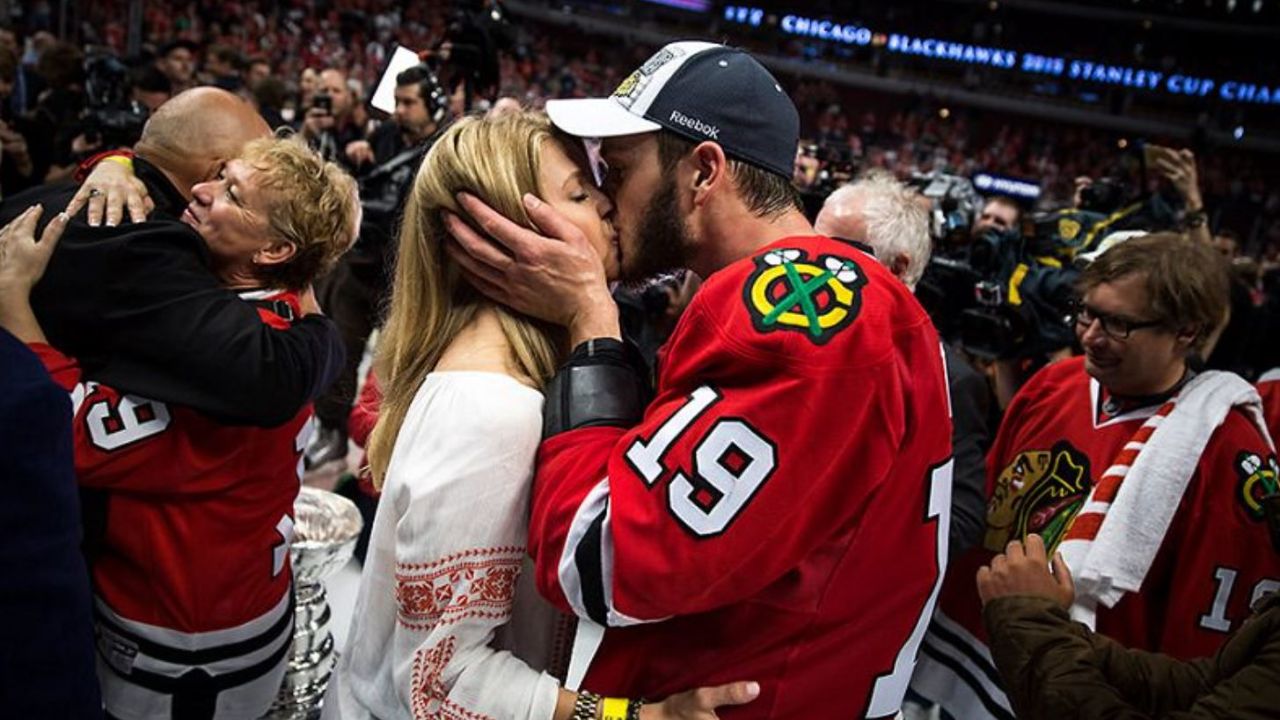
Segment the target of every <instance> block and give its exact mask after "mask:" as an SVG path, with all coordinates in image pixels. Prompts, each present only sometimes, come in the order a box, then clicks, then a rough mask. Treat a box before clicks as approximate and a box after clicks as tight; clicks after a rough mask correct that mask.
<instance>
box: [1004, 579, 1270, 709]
mask: <svg viewBox="0 0 1280 720" xmlns="http://www.w3.org/2000/svg"><path fill="white" fill-rule="evenodd" d="M1276 600H1277V598H1276V596H1274V595H1273V596H1272V597H1271V598H1270V601H1271V602H1268V603H1267V605H1266V607H1265V608H1264V609H1263V611H1262V612H1261V613H1260V614H1259V615H1257V616H1255V617H1254V618H1253V619H1251V620H1250V621H1249V622H1247V623H1246V624H1245V625H1244V626H1243V627H1242V628H1241V630H1240V631H1239V632H1238V633H1236V634H1235V635H1234V636H1232V637H1231V639H1230V640H1229V641H1228V642H1227V644H1226V645H1225V646H1224V647H1223V649H1222V650H1221V651H1219V653H1218V654H1217V655H1216V656H1214V657H1213V658H1211V659H1202V660H1195V661H1191V662H1180V661H1177V660H1174V659H1172V658H1169V657H1167V656H1164V655H1158V654H1155V653H1148V652H1142V651H1138V650H1128V649H1125V648H1124V647H1121V646H1120V645H1118V644H1117V643H1115V642H1113V641H1112V640H1110V639H1108V638H1106V637H1104V636H1101V635H1098V634H1096V633H1093V632H1091V631H1090V630H1089V629H1088V628H1086V627H1085V626H1083V625H1080V624H1078V623H1074V622H1072V621H1071V619H1070V618H1069V617H1068V615H1067V613H1066V612H1065V611H1063V610H1062V609H1061V608H1059V607H1058V606H1057V605H1055V604H1054V603H1053V602H1051V601H1049V600H1044V599H1041V598H1032V597H1010V598H1000V599H997V600H994V601H992V602H991V603H989V604H988V605H987V607H986V608H985V610H984V615H985V618H986V623H987V628H988V630H989V632H990V634H991V654H992V658H993V660H994V661H995V664H996V667H998V668H999V669H1000V674H1001V676H1002V677H1003V678H1004V681H1005V686H1006V688H1007V691H1008V694H1009V698H1010V701H1011V702H1012V703H1013V708H1014V711H1015V713H1016V714H1017V716H1018V718H1020V720H1038V719H1040V718H1045V719H1048V718H1053V719H1054V720H1069V719H1070V718H1090V719H1101V718H1105V719H1107V720H1139V719H1140V718H1168V719H1169V720H1208V719H1210V718H1224V719H1225V718H1233V719H1235V720H1247V719H1251V718H1264V717H1267V718H1269V717H1274V716H1275V712H1276V708H1278V707H1280V602H1276Z"/></svg>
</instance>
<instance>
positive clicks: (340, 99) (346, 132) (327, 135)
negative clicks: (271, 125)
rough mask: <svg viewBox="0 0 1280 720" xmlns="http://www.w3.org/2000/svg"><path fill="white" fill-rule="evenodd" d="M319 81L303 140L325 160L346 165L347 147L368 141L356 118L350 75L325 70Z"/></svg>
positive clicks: (321, 73)
mask: <svg viewBox="0 0 1280 720" xmlns="http://www.w3.org/2000/svg"><path fill="white" fill-rule="evenodd" d="M317 82H318V85H317V87H316V92H315V93H314V94H313V95H312V96H311V102H310V104H309V105H308V106H307V109H306V114H305V115H304V117H303V120H302V126H301V128H300V130H301V132H302V137H303V138H305V139H306V141H307V144H308V145H310V146H311V147H312V148H314V149H315V150H316V151H317V152H319V153H320V155H321V156H322V157H324V159H326V160H333V161H340V162H344V163H345V162H347V160H346V158H347V155H346V152H345V150H346V147H347V145H349V144H350V143H352V142H355V141H358V140H364V139H365V129H364V126H363V125H362V124H361V123H360V122H359V121H358V120H357V119H356V117H355V103H356V100H355V97H354V96H353V95H352V93H351V88H349V87H347V75H346V73H345V72H343V71H341V70H338V69H337V68H328V69H326V70H323V71H321V72H320V75H319V78H318V81H317Z"/></svg>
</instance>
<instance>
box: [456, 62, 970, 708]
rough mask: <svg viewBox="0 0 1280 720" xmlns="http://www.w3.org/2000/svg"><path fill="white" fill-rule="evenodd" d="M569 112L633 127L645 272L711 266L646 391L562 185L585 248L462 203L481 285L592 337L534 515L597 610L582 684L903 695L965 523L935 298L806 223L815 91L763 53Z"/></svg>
mask: <svg viewBox="0 0 1280 720" xmlns="http://www.w3.org/2000/svg"><path fill="white" fill-rule="evenodd" d="M547 111H548V114H549V115H550V116H551V119H552V122H553V123H554V124H556V125H557V126H558V127H559V128H560V129H561V130H565V131H567V132H569V133H571V134H574V135H578V136H583V137H592V136H602V135H605V136H609V137H606V138H605V139H604V141H603V147H602V156H603V160H604V161H605V163H606V164H607V177H608V180H607V181H606V183H605V187H606V190H607V191H609V192H610V193H611V194H612V195H613V197H614V200H615V207H616V208H617V209H616V220H615V222H616V225H617V227H618V229H619V232H620V235H621V245H622V266H623V272H624V274H626V275H630V276H631V277H633V278H638V277H644V276H647V275H649V274H652V273H654V272H656V271H661V270H663V269H668V268H676V267H688V268H690V269H692V270H694V271H695V272H697V273H698V274H699V275H700V276H702V277H703V278H705V279H706V281H705V284H704V285H703V286H702V288H701V289H700V290H699V291H698V293H697V295H695V297H694V299H693V301H692V302H691V303H690V305H689V307H688V309H687V310H686V312H685V313H684V315H683V317H682V318H681V319H680V321H679V324H678V325H677V327H676V329H675V331H674V334H673V336H672V337H671V339H670V340H669V342H668V343H667V345H666V346H665V348H664V350H663V352H662V353H661V355H660V359H659V376H658V382H657V396H656V399H654V400H653V402H652V403H650V404H649V405H648V407H647V408H646V407H645V406H644V405H645V403H644V400H643V399H642V398H643V397H644V392H645V391H644V385H645V383H644V381H643V374H644V373H643V371H642V370H641V369H640V367H639V365H638V364H637V362H636V361H635V358H634V357H633V356H632V354H631V350H630V349H629V348H628V347H627V346H625V345H624V344H623V343H621V342H620V341H619V330H618V325H617V317H616V311H615V310H614V308H613V304H612V303H611V302H610V300H609V297H608V294H607V288H606V286H605V283H604V282H603V277H602V274H601V272H600V270H599V267H598V263H595V262H594V261H591V260H590V258H589V256H588V255H587V254H586V252H588V251H587V250H586V248H585V245H584V244H583V241H582V239H581V237H579V236H577V235H575V234H574V233H573V232H572V230H571V229H569V228H567V227H566V225H565V224H564V223H563V222H562V221H560V220H559V219H558V218H557V217H556V216H555V215H554V214H553V213H550V212H548V211H547V209H546V208H545V206H542V205H539V204H537V203H531V204H530V205H529V212H530V215H531V217H533V218H534V220H535V222H537V223H538V224H539V226H540V227H541V228H542V229H543V230H545V231H546V232H547V233H548V234H549V235H553V236H556V237H557V238H560V239H561V240H563V241H564V242H560V241H559V240H555V241H553V240H550V239H548V238H545V237H542V236H538V235H536V234H534V233H530V232H528V231H524V230H521V229H519V228H517V227H516V226H514V225H512V224H510V223H508V222H506V221H505V220H504V219H503V218H501V217H499V216H497V215H495V214H494V213H493V212H492V211H491V210H488V209H487V208H485V207H484V206H483V205H481V204H479V203H478V202H474V199H465V200H464V206H465V207H466V208H467V209H468V211H469V212H470V213H471V214H472V216H473V217H474V218H475V219H476V220H477V222H478V223H479V225H480V226H481V227H482V228H484V229H485V230H486V231H487V232H489V234H491V235H493V236H495V237H496V238H497V239H498V240H499V242H501V243H502V244H504V245H506V246H507V247H508V249H509V250H511V252H512V253H513V255H507V254H505V253H499V252H497V251H496V250H495V249H494V248H493V247H492V246H491V245H490V244H488V243H487V241H486V240H484V239H482V238H481V237H480V236H479V235H477V234H476V233H474V232H473V231H471V230H469V228H468V227H467V226H465V225H464V224H463V223H461V222H460V221H455V222H453V223H452V224H451V230H452V232H453V233H454V235H455V237H457V239H458V240H459V242H460V247H456V248H453V249H452V251H453V252H454V254H455V257H457V258H458V261H459V262H460V263H462V264H463V266H464V267H466V268H468V269H469V272H470V274H471V277H472V280H473V282H474V283H475V284H476V285H477V286H478V287H480V288H482V289H484V290H485V291H486V292H488V293H489V294H490V295H491V296H493V297H494V299H496V300H499V301H501V302H504V303H506V304H508V305H511V306H513V307H516V308H518V309H521V310H524V311H526V312H530V313H532V314H535V315H538V316H540V317H544V318H546V319H549V320H553V321H556V322H559V323H560V324H562V325H565V326H566V327H567V328H568V332H569V335H570V336H571V342H572V344H573V346H574V347H575V348H576V349H575V350H574V352H573V353H572V355H571V357H570V359H569V360H568V362H567V363H566V365H565V366H564V367H562V368H561V370H560V371H559V373H558V374H557V375H556V377H555V379H554V380H553V381H552V382H551V384H550V385H549V387H548V389H547V402H546V409H545V411H544V412H545V425H544V441H543V444H542V446H541V449H540V453H539V468H538V472H537V477H536V479H535V487H534V500H533V517H532V522H531V528H530V533H531V537H530V550H531V552H532V554H533V556H534V559H535V563H536V569H537V574H538V577H537V579H538V584H539V587H540V589H541V590H542V591H543V593H544V594H545V595H546V596H547V597H548V598H550V599H551V600H552V601H553V602H554V603H555V604H557V605H558V606H559V607H561V608H562V609H564V610H567V611H570V612H573V613H576V614H577V615H578V616H580V617H581V618H584V620H583V621H581V622H580V625H579V631H578V641H577V643H576V646H575V649H574V657H573V660H572V662H571V666H570V677H569V682H570V683H571V684H572V683H574V682H576V681H577V680H579V679H581V677H582V675H583V674H584V672H585V682H584V683H583V684H584V685H585V686H586V687H590V688H593V689H596V688H599V689H601V690H603V691H605V692H606V693H609V694H618V695H631V696H635V695H646V696H655V695H658V696H660V695H664V694H667V693H670V692H673V691H678V690H679V689H681V688H685V687H690V686H696V685H706V684H715V683H721V682H729V681H735V680H755V681H758V682H759V685H760V694H759V696H758V698H757V699H756V700H755V701H754V702H752V703H750V704H747V705H744V706H740V707H734V708H722V709H721V710H720V711H719V712H720V713H721V715H722V716H723V717H726V718H729V717H732V718H773V719H782V718H815V717H881V716H892V715H894V714H896V713H897V711H898V708H899V706H900V704H901V701H902V697H903V694H904V692H905V689H906V683H907V680H908V678H909V677H910V674H911V670H912V667H913V665H914V662H915V653H916V649H917V647H918V644H919V641H920V639H921V637H922V636H923V633H924V630H925V625H926V623H927V620H928V617H929V616H930V615H931V613H932V608H933V603H934V600H935V598H936V595H937V592H938V585H939V582H940V578H941V573H942V572H943V569H944V565H945V558H946V537H947V526H948V522H949V507H950V498H949V495H950V467H951V466H950V462H949V446H950V440H949V438H950V422H949V419H948V407H947V396H946V383H945V378H944V371H943V367H942V355H941V348H940V346H939V344H938V338H937V336H936V334H935V333H934V331H933V329H932V326H931V324H930V322H929V320H928V318H927V316H926V315H925V314H924V312H923V310H922V309H921V308H920V306H919V305H918V304H917V303H916V301H915V299H914V298H913V297H912V295H911V293H910V292H909V291H908V290H907V289H906V287H905V286H903V285H902V284H901V283H899V282H897V280H896V279H895V278H893V277H892V276H891V275H890V274H889V273H888V272H887V271H886V270H884V269H883V268H882V267H881V266H880V265H879V264H878V263H876V262H875V260H874V259H873V258H871V257H870V256H868V255H866V254H865V253H863V252H862V251H860V250H858V249H857V248H855V247H854V246H853V245H850V244H848V243H845V242H841V241H838V240H833V239H831V238H826V237H822V236H819V235H817V234H816V233H815V232H814V230H813V228H812V227H811V226H810V225H809V223H808V222H807V221H806V220H805V218H804V216H803V214H802V213H801V212H800V209H799V203H798V199H797V198H796V196H795V194H794V190H793V189H792V187H791V185H790V177H791V173H792V163H793V161H794V157H795V148H796V142H797V132H798V125H799V121H798V117H797V113H796V110H795V108H794V106H793V105H792V104H791V101H790V99H789V98H787V96H786V94H785V93H784V92H783V91H782V89H781V87H780V86H779V85H778V84H777V82H776V81H775V80H774V79H773V78H772V77H771V76H770V75H769V74H768V72H767V71H766V70H764V68H763V67H761V66H760V65H759V64H758V63H757V62H756V61H755V60H754V59H753V58H751V57H750V56H749V55H747V54H746V53H743V52H740V51H737V50H732V49H730V48H726V47H723V46H720V45H713V44H710V43H698V42H680V43H673V44H671V45H668V46H666V47H664V48H663V49H662V50H660V51H659V52H658V53H657V54H656V55H655V56H654V57H653V58H651V59H650V60H649V61H648V62H646V63H645V64H644V65H643V66H642V67H641V68H639V69H638V70H636V72H634V73H633V74H632V75H631V76H630V77H628V78H627V79H626V80H625V81H624V82H623V83H622V85H620V86H619V87H618V89H617V90H616V91H615V93H614V95H613V96H612V97H611V98H606V99H597V100H588V101H583V102H581V103H579V102H574V101H567V102H564V103H559V102H552V103H548V107H547ZM512 258H514V260H513V259H512ZM601 626H605V629H603V631H602V632H601V630H600V628H601ZM593 641H598V647H595V648H593V647H592V645H593V644H594V642H593Z"/></svg>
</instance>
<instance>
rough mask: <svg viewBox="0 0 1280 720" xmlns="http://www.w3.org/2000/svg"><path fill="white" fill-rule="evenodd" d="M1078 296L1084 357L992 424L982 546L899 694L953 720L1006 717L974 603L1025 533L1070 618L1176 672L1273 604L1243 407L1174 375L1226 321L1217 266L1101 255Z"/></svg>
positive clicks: (1153, 252) (1273, 579)
mask: <svg viewBox="0 0 1280 720" xmlns="http://www.w3.org/2000/svg"><path fill="white" fill-rule="evenodd" d="M1083 289H1084V296H1083V300H1082V301H1081V304H1080V306H1079V311H1078V313H1077V315H1076V319H1075V323H1076V334H1077V337H1078V338H1079V339H1080V342H1081V345H1082V346H1083V347H1084V350H1085V355H1084V356H1083V357H1079V358H1074V359H1071V360H1066V361H1062V362H1059V363H1057V364H1055V365H1051V366H1049V367H1046V368H1045V369H1043V370H1041V371H1040V372H1039V373H1038V374H1037V375H1035V376H1034V377H1033V378H1032V379H1031V381H1030V382H1028V383H1027V385H1026V386H1024V387H1023V388H1022V389H1021V390H1019V392H1018V394H1017V395H1016V396H1015V397H1014V399H1013V402H1012V403H1011V404H1010V406H1009V408H1008V410H1007V411H1006V413H1005V420H1004V423H1003V424H1002V425H1001V427H1000V431H999V434H998V435H997V438H996V442H995V444H994V446H993V447H992V449H991V452H990V454H989V455H988V492H989V502H988V507H987V531H986V537H985V541H984V543H983V545H984V546H985V547H979V548H975V549H974V550H973V551H971V552H970V553H968V554H967V555H966V556H964V557H963V558H962V559H961V560H960V561H959V562H958V563H957V566H956V567H955V568H953V570H952V573H951V574H950V576H949V577H948V579H947V582H946V584H945V586H944V590H943V596H942V601H941V606H940V609H939V614H938V617H937V619H936V620H935V622H934V624H933V626H932V627H931V628H930V633H929V636H928V637H927V638H926V639H925V643H924V650H923V653H922V657H921V664H920V667H919V669H918V670H917V673H916V677H915V679H914V680H913V682H912V689H913V690H916V691H918V692H919V693H920V694H922V695H923V696H925V697H926V698H928V699H930V700H933V701H935V702H937V703H939V704H940V705H941V706H942V707H943V709H944V710H946V711H947V712H948V713H950V714H951V715H952V716H954V717H963V718H990V717H994V718H1012V717H1013V714H1012V711H1011V709H1010V707H1009V703H1008V700H1007V698H1006V697H1005V695H1004V692H1003V690H1002V689H1001V687H1000V682H999V677H998V675H997V674H996V672H995V668H994V666H993V665H992V663H991V656H990V654H989V652H988V650H987V648H986V645H985V638H986V635H985V632H984V631H983V629H982V619H981V615H980V608H979V603H978V597H977V594H976V593H975V592H974V574H975V573H976V572H977V570H978V568H979V567H980V566H982V565H983V564H985V563H988V562H990V560H991V558H992V556H993V555H994V554H996V553H1000V552H1003V551H1004V550H1005V547H1006V545H1007V544H1008V543H1010V542H1011V541H1015V540H1018V541H1020V540H1023V539H1025V538H1026V537H1027V536H1028V535H1030V534H1036V535H1039V536H1041V537H1042V538H1043V539H1044V542H1045V544H1046V546H1048V548H1049V551H1050V553H1052V552H1054V550H1055V549H1057V550H1058V551H1060V552H1061V553H1062V555H1063V557H1064V559H1065V560H1066V561H1067V563H1068V565H1069V566H1070V567H1071V572H1072V574H1073V575H1074V576H1075V579H1076V602H1075V604H1074V605H1073V608H1072V615H1073V617H1075V618H1076V619H1078V620H1081V621H1083V622H1086V623H1087V624H1090V625H1092V626H1093V627H1094V628H1095V629H1096V630H1097V631H1098V632H1100V633H1102V634H1105V635H1108V636H1110V637H1111V638H1113V639H1115V640H1117V641H1119V642H1120V643H1121V644H1123V645H1125V646H1127V647H1131V648H1138V649H1145V650H1152V651H1158V652H1162V653H1165V654H1168V655H1172V656H1175V657H1178V658H1191V657H1200V656H1206V655H1210V654H1212V653H1213V652H1214V650H1216V649H1217V648H1218V646H1219V645H1221V644H1222V642H1223V641H1224V640H1225V639H1226V637H1227V635H1228V633H1229V632H1230V631H1231V630H1232V629H1234V628H1235V627H1237V626H1238V625H1239V624H1240V623H1241V622H1243V621H1244V620H1245V618H1247V617H1248V616H1249V614H1250V612H1249V608H1250V606H1251V605H1252V604H1253V602H1255V601H1256V600H1258V598H1260V597H1262V596H1263V595H1265V594H1266V593H1267V592H1269V591H1272V590H1275V589H1276V588H1277V587H1280V559H1278V558H1277V556H1276V554H1275V553H1272V552H1265V551H1262V552H1260V551H1259V548H1260V547H1265V546H1267V545H1268V544H1269V540H1268V531H1267V526H1266V523H1265V520H1264V517H1263V510H1262V507H1261V499H1262V498H1263V497H1264V496H1266V495H1269V494H1271V493H1274V492H1276V485H1275V483H1276V457H1275V450H1274V447H1273V446H1272V444H1271V442H1270V441H1269V440H1268V438H1267V435H1266V432H1265V430H1264V429H1263V420H1262V414H1261V404H1260V402H1259V398H1258V395H1257V393H1256V392H1255V391H1254V390H1253V388H1252V387H1251V386H1250V385H1249V384H1248V383H1246V382H1245V381H1243V380H1242V379H1240V378H1239V377H1237V376H1235V375H1232V374H1230V373H1215V372H1204V373H1201V374H1199V375H1197V374H1195V373H1194V372H1192V371H1191V370H1190V369H1189V367H1188V364H1187V358H1188V356H1189V355H1190V354H1191V353H1193V352H1198V351H1199V350H1200V348H1201V347H1202V346H1203V344H1204V342H1205V337H1206V335H1207V334H1208V329H1210V328H1212V326H1213V325H1214V323H1216V322H1217V321H1218V319H1219V318H1221V317H1222V316H1223V314H1224V312H1225V309H1226V303H1227V297H1228V295H1227V277H1226V272H1225V269H1224V268H1223V267H1222V266H1221V264H1220V263H1219V262H1218V259H1217V256H1216V255H1215V254H1214V253H1213V252H1212V251H1211V250H1210V249H1208V248H1207V247H1204V246H1202V245H1199V244H1196V243H1191V242H1189V241H1187V240H1186V239H1185V238H1182V237H1180V236H1176V235H1149V236H1146V237H1141V238H1137V239H1134V240H1129V241H1127V242H1125V243H1123V244H1121V245H1118V246H1117V247H1115V248H1113V249H1111V250H1108V251H1107V252H1106V253H1105V254H1103V255H1102V256H1101V257H1100V258H1099V259H1098V260H1096V261H1095V262H1094V264H1093V265H1091V266H1090V267H1089V269H1088V270H1086V272H1085V275H1084V278H1083ZM1121 548H1123V550H1122V551H1121Z"/></svg>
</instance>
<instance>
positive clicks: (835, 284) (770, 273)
mask: <svg viewBox="0 0 1280 720" xmlns="http://www.w3.org/2000/svg"><path fill="white" fill-rule="evenodd" d="M866 284H867V278H866V276H864V275H863V274H862V269H861V268H859V267H858V265H857V264H856V263H854V262H853V261H852V260H849V259H848V258H842V257H839V256H836V255H821V256H818V257H817V258H813V259H810V258H809V257H808V255H807V254H806V253H805V252H804V251H803V250H771V251H769V252H767V253H765V254H764V255H761V256H760V257H757V258H756V269H755V271H754V272H752V273H751V276H750V277H748V278H747V283H746V286H745V288H744V290H743V299H744V300H745V301H746V303H747V311H748V314H750V315H751V323H752V324H753V325H754V326H755V328H756V330H759V331H760V332H771V331H774V330H791V331H794V332H800V333H804V334H805V336H806V337H808V338H809V339H810V340H812V341H813V343H814V344H815V345H823V344H825V343H826V342H827V341H828V340H830V339H831V338H832V337H834V336H835V334H836V333H837V332H839V331H840V330H842V329H843V328H845V327H848V325H849V323H851V322H853V319H854V318H856V317H857V316H858V311H859V310H860V309H861V308H862V293H861V289H862V286H863V285H866Z"/></svg>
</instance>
